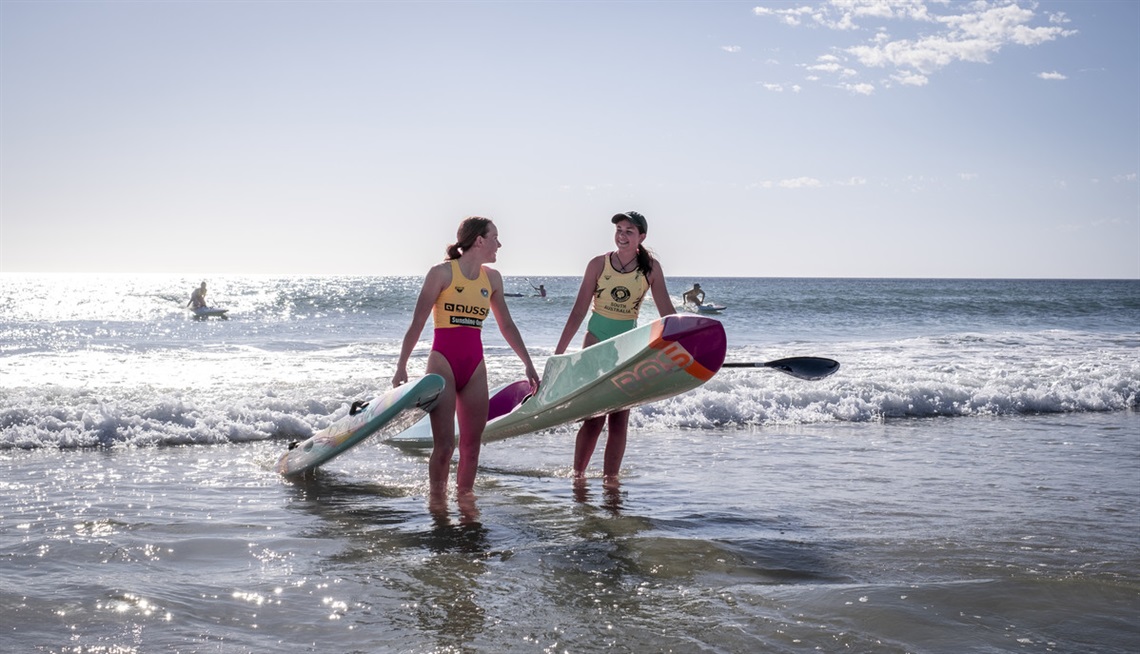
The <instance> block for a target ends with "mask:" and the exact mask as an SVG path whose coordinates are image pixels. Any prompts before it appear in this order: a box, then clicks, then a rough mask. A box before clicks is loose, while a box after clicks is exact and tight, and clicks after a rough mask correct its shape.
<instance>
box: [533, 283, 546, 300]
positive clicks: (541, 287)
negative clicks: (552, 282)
mask: <svg viewBox="0 0 1140 654" xmlns="http://www.w3.org/2000/svg"><path fill="white" fill-rule="evenodd" d="M530 287H531V288H533V289H534V290H536V291H538V297H546V285H545V284H539V285H538V286H535V285H534V284H531V285H530Z"/></svg>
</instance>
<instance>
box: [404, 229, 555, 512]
mask: <svg viewBox="0 0 1140 654" xmlns="http://www.w3.org/2000/svg"><path fill="white" fill-rule="evenodd" d="M500 247H501V244H500V243H499V230H498V228H497V227H495V224H494V223H493V222H491V219H489V218H481V217H478V216H472V217H469V218H466V219H464V220H463V222H462V223H460V224H459V230H458V232H457V234H456V242H455V243H453V244H451V245H449V246H447V257H448V258H447V259H446V260H445V261H444V262H443V263H439V264H436V265H435V266H432V268H431V270H429V271H428V273H427V276H426V277H425V278H424V284H423V288H422V289H421V290H420V295H419V299H418V300H416V308H415V310H414V312H413V314H412V324H411V325H409V326H408V332H407V334H406V335H405V336H404V342H403V346H402V347H401V348H400V359H399V361H398V362H397V363H396V374H395V375H394V376H393V377H392V386H399V385H400V384H403V383H404V382H406V381H408V357H409V356H411V354H412V349H413V348H414V347H415V346H416V342H417V341H419V338H420V334H421V333H422V332H423V329H424V323H426V322H427V318H428V314H432V315H433V316H434V323H435V334H434V339H433V340H432V344H431V352H430V353H428V358H427V369H426V371H425V372H426V373H435V374H438V375H440V376H442V377H443V379H444V382H445V385H444V389H443V393H441V394H440V396H439V401H438V403H437V404H436V406H435V408H434V409H432V411H431V429H432V441H433V446H432V453H431V459H430V460H429V462H428V479H429V481H430V486H431V490H430V498H429V501H430V503H431V505H432V506H433V509H436V508H440V507H441V505H442V504H444V503H445V502H446V501H447V480H448V477H449V476H450V472H451V456H452V454H453V453H454V452H455V423H456V418H458V422H459V465H458V467H457V471H456V487H457V491H458V493H459V496H460V499H461V500H464V499H469V498H470V497H471V495H472V490H473V488H474V486H475V471H476V469H477V468H478V466H479V448H480V445H481V444H482V438H483V428H484V427H486V425H487V405H488V402H489V398H488V390H487V365H486V363H485V362H484V361H483V340H482V328H483V320H484V319H485V318H486V317H487V312H488V311H490V312H491V313H492V314H493V315H494V316H495V324H497V325H498V326H499V331H500V332H502V334H503V338H504V339H506V341H507V344H508V345H510V346H511V349H513V350H514V351H515V354H517V355H518V356H519V359H521V360H522V362H523V365H524V366H525V367H526V378H527V380H528V381H529V382H530V384H531V389H532V392H533V390H534V389H537V388H538V382H539V378H538V372H537V371H536V370H535V369H534V364H533V363H532V362H531V360H530V354H529V353H528V352H527V349H526V345H524V344H523V339H522V335H520V334H519V330H518V327H516V326H515V322H514V320H513V319H512V318H511V312H510V310H509V309H507V303H506V300H504V299H503V277H502V275H500V274H499V272H498V271H497V270H495V269H493V268H490V267H488V266H487V265H486V264H488V263H494V262H495V258H496V253H497V252H498V250H499V248H500Z"/></svg>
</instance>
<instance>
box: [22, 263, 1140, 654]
mask: <svg viewBox="0 0 1140 654" xmlns="http://www.w3.org/2000/svg"><path fill="white" fill-rule="evenodd" d="M201 281H202V279H201V278H189V277H183V276H145V275H137V276H125V275H124V276H62V275H12V274H8V275H0V488H2V489H3V491H4V494H3V496H4V497H5V498H7V501H6V502H5V503H4V505H3V508H2V509H0V616H2V618H0V645H2V646H3V648H4V650H5V651H12V652H24V651H28V652H61V653H62V652H69V653H79V652H84V653H86V652H108V653H110V652H114V653H127V652H130V653H133V652H140V653H141V652H159V651H162V652H168V651H170V652H265V651H303V652H506V651H513V652H594V651H614V652H807V651H823V652H838V651H853V652H1121V653H1123V652H1134V651H1137V650H1140V413H1138V408H1140V281H1136V280H1117V281H1045V280H1032V281H1017V280H1000V281H995V280H852V279H845V280H829V279H743V278H731V279H730V278H702V279H686V278H672V279H670V280H669V284H670V291H671V292H672V293H673V295H674V296H675V297H674V301H675V302H676V301H677V300H678V299H679V296H680V294H681V293H682V292H683V291H684V290H686V289H687V288H689V287H690V286H691V285H692V283H693V282H694V281H697V282H700V283H701V286H702V287H703V288H704V289H705V290H706V292H707V293H708V299H709V300H711V301H714V302H717V303H720V304H725V305H727V306H728V309H727V310H726V311H725V312H724V313H723V314H721V315H720V319H721V320H722V321H723V323H724V325H725V329H726V332H727V334H728V342H729V352H728V360H729V361H766V360H771V359H776V358H780V357H784V356H793V355H815V356H826V357H831V358H835V359H837V360H839V361H840V362H841V363H842V368H841V369H840V370H839V372H838V373H837V374H835V375H834V376H832V377H830V378H828V379H825V380H822V381H816V382H806V381H800V380H797V379H793V378H791V377H788V376H786V375H782V374H781V373H779V372H776V371H772V370H766V369H726V370H724V371H722V372H721V373H719V374H718V375H717V376H716V377H714V378H713V379H712V381H710V382H709V383H707V384H706V385H704V386H702V387H701V388H698V389H696V390H694V391H691V392H689V393H686V394H684V395H681V396H678V397H676V398H672V399H670V400H666V401H662V402H658V403H656V404H653V405H650V406H646V407H642V408H640V409H637V410H635V411H634V412H633V415H632V418H631V434H630V439H629V447H628V450H627V453H626V457H625V463H624V470H623V476H622V481H621V484H620V486H619V487H618V488H603V486H602V484H601V479H600V477H599V476H598V475H599V474H600V471H599V466H600V460H596V461H595V462H594V468H593V473H594V475H593V476H592V477H591V478H590V479H588V480H587V482H586V483H585V484H584V485H579V486H575V485H574V484H573V483H572V481H571V478H570V463H571V455H572V452H573V438H574V432H575V427H574V426H572V425H568V426H565V427H562V428H559V429H556V430H553V431H549V432H544V433H539V434H533V435H528V436H523V437H519V438H515V439H509V440H506V441H502V442H497V443H490V444H488V445H487V446H486V447H485V448H484V450H483V454H482V458H481V468H480V472H479V479H478V482H477V485H476V492H477V496H478V497H477V500H476V505H475V507H465V508H464V510H460V507H459V506H458V505H456V504H454V502H453V503H452V506H451V507H450V513H449V514H448V515H447V516H438V515H437V516H433V515H432V514H431V513H429V512H428V511H427V509H426V490H427V488H426V477H427V470H426V452H423V451H419V450H402V449H398V448H395V447H393V446H391V445H388V444H385V443H382V442H367V443H365V444H363V445H362V446H360V447H358V448H357V449H355V450H353V451H352V452H351V453H349V454H348V455H345V456H343V457H341V458H339V459H336V460H335V461H333V462H332V463H330V464H328V465H327V466H326V467H325V468H323V469H322V471H321V473H320V474H319V475H318V476H317V478H316V479H314V480H311V481H308V482H289V481H286V480H283V479H281V478H280V477H279V476H278V475H276V474H275V473H274V472H273V469H272V466H273V463H274V462H275V461H276V459H277V458H278V457H279V456H280V454H281V453H282V452H283V451H284V450H285V447H286V446H287V443H288V442H289V441H292V440H296V439H300V438H305V437H308V436H310V435H312V434H313V433H314V432H315V431H317V430H319V429H321V428H323V427H325V426H327V425H329V424H330V423H331V422H333V421H335V420H337V419H339V418H341V417H343V416H344V415H345V414H346V413H347V410H348V405H349V403H351V402H352V401H353V400H355V399H368V398H369V397H371V396H373V395H375V394H377V393H379V392H382V391H383V390H384V389H386V388H387V387H388V386H389V385H390V383H389V380H390V378H391V375H392V373H393V372H394V363H395V359H396V356H397V354H398V349H399V344H400V340H401V339H402V337H403V335H404V331H405V329H406V328H407V324H408V321H409V318H410V313H411V309H412V305H413V303H414V300H415V296H416V294H417V292H418V289H419V284H420V281H421V280H420V279H419V278H412V277H406V278H395V277H255V276H214V277H208V278H206V280H205V281H207V283H208V285H209V291H210V292H209V295H208V300H209V302H210V303H211V304H214V305H217V306H222V307H225V308H228V309H229V314H228V315H229V318H230V319H229V320H218V319H209V320H196V319H193V318H192V317H191V316H190V315H189V314H188V313H187V312H186V310H185V308H184V306H185V303H186V300H187V299H188V297H189V293H190V291H191V290H192V289H193V288H195V287H197V286H198V284H199V283H200V282H201ZM578 281H579V280H578V279H577V278H570V277H544V278H539V277H533V278H529V279H526V278H511V277H507V278H506V286H507V291H509V292H515V293H519V294H521V295H522V296H521V297H512V298H510V299H509V300H508V301H509V305H510V308H511V312H512V314H513V316H514V319H515V321H516V322H517V323H518V325H519V327H520V330H521V331H522V334H523V336H524V338H525V340H526V342H527V345H528V346H529V348H530V350H531V352H532V356H533V357H534V358H535V360H536V363H537V364H538V366H539V368H540V370H541V366H542V362H543V361H544V360H545V358H546V357H548V356H549V355H550V354H552V351H553V347H554V345H555V344H556V341H557V339H558V336H559V334H560V332H561V329H562V326H563V324H564V322H565V319H566V316H567V314H568V312H569V310H570V305H571V303H572V301H573V296H574V293H575V292H576V290H577V285H578ZM540 283H541V284H545V286H546V288H547V289H548V291H549V295H548V297H547V298H545V299H543V298H538V297H532V295H533V293H534V291H533V290H532V284H533V285H537V284H540ZM653 311H654V310H653V307H652V306H651V303H646V311H645V312H644V313H643V319H644V320H648V319H651V318H653V317H655V316H654V314H653ZM484 334H485V336H484V340H485V344H486V349H487V356H488V364H489V374H490V377H491V383H492V384H497V383H505V382H507V381H512V380H514V379H517V378H519V377H521V375H522V367H521V365H520V364H519V361H518V359H517V358H516V357H515V356H514V355H513V353H512V352H511V351H510V348H509V347H507V346H506V344H505V342H504V341H503V339H502V337H501V336H500V335H499V334H498V331H497V329H496V328H495V326H494V323H493V321H489V322H488V324H487V325H486V327H485V330H484ZM423 338H424V340H423V341H422V342H421V344H420V347H419V348H417V350H416V353H415V355H414V356H413V360H412V363H411V370H410V372H411V373H412V374H415V373H416V371H417V370H419V371H421V372H422V367H423V362H424V358H425V356H426V352H427V347H428V345H429V341H428V339H429V338H430V330H429V331H428V332H425V334H424V337H423ZM579 338H580V337H579ZM576 342H579V341H576ZM595 458H596V459H600V453H599V454H597V455H596V456H595Z"/></svg>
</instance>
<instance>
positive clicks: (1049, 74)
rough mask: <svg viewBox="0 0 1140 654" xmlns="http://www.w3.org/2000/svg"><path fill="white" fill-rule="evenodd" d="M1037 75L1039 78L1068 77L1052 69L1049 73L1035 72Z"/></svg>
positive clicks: (1057, 78) (1059, 78)
mask: <svg viewBox="0 0 1140 654" xmlns="http://www.w3.org/2000/svg"><path fill="white" fill-rule="evenodd" d="M1037 77H1038V78H1040V79H1047V80H1062V79H1069V77H1068V76H1067V75H1063V74H1061V73H1058V72H1057V71H1053V72H1051V73H1037Z"/></svg>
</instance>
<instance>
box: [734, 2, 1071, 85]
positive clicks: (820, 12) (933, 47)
mask: <svg viewBox="0 0 1140 654" xmlns="http://www.w3.org/2000/svg"><path fill="white" fill-rule="evenodd" d="M1036 9H1037V4H1036V3H1031V4H1027V5H1026V6H1022V5H1021V4H1019V3H1018V2H1017V1H1016V0H1012V1H1011V0H976V1H969V2H957V1H951V0H826V1H822V2H815V3H811V4H802V5H800V6H792V7H787V6H783V7H778V8H770V7H756V8H754V9H753V10H752V12H753V15H755V16H758V17H762V18H775V19H777V20H780V21H781V22H783V23H784V24H786V25H789V26H792V27H801V26H810V27H816V28H825V29H829V30H834V31H837V32H845V33H851V34H856V35H857V34H864V33H869V36H867V37H866V38H864V39H863V40H862V42H861V43H858V44H855V45H850V46H836V47H835V48H834V49H833V50H832V51H831V52H829V53H826V54H824V55H821V56H819V57H817V58H816V61H815V62H813V63H811V64H805V65H804V66H803V67H804V68H805V69H806V70H807V71H809V72H808V74H809V77H808V79H809V80H811V81H815V80H816V79H818V78H819V76H820V75H821V74H822V75H831V76H838V77H840V78H842V79H844V80H846V82H845V83H844V84H840V85H839V86H840V87H841V88H845V89H848V90H851V91H854V92H857V93H865V94H870V92H872V91H873V90H874V86H872V85H870V84H868V83H861V82H853V81H851V78H853V77H857V76H859V75H861V74H873V73H874V71H876V70H883V71H885V74H886V77H885V78H884V79H882V80H880V83H881V85H882V86H883V87H890V86H892V85H896V84H897V85H903V86H925V85H927V84H929V83H930V78H931V76H932V75H934V74H936V73H937V72H938V71H940V70H942V69H943V68H946V67H948V66H951V65H953V64H956V63H960V62H966V63H980V64H985V63H990V61H991V60H992V58H993V57H995V56H996V55H997V54H998V53H999V52H1000V51H1001V50H1002V48H1003V47H1007V46H1023V47H1033V46H1038V45H1041V44H1044V43H1048V42H1050V41H1055V40H1057V39H1060V38H1064V37H1067V36H1070V35H1072V34H1075V33H1076V31H1075V30H1071V29H1068V28H1067V27H1065V25H1067V24H1069V23H1070V22H1071V21H1070V19H1069V18H1068V17H1067V16H1066V15H1065V14H1064V13H1063V12H1054V13H1046V14H1044V15H1040V14H1038V13H1037V12H1036ZM892 30H896V31H898V32H900V33H906V34H905V35H901V36H897V35H896V34H895V33H893V32H892ZM1041 75H1060V74H1059V73H1042V74H1041ZM1063 78H1064V77H1063V76H1061V77H1052V76H1050V77H1042V79H1051V80H1052V79H1063Z"/></svg>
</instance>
